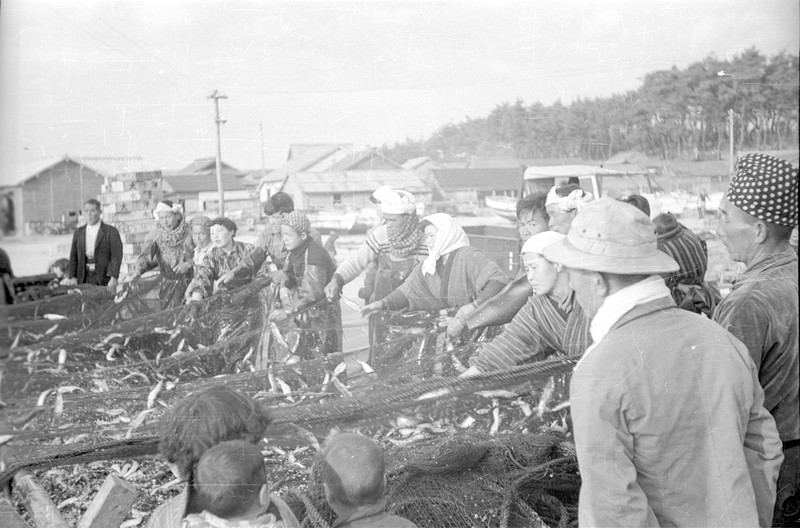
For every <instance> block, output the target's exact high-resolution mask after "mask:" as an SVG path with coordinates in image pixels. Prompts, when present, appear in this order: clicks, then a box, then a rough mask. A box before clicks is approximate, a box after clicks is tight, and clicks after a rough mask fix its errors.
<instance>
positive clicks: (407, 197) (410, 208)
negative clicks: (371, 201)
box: [376, 189, 417, 214]
mask: <svg viewBox="0 0 800 528" xmlns="http://www.w3.org/2000/svg"><path fill="white" fill-rule="evenodd" d="M376 192H377V191H376ZM381 196H382V200H381V212H382V213H386V214H411V213H413V212H414V211H416V210H417V205H416V203H415V202H414V195H413V194H411V193H410V192H408V191H403V190H401V189H391V190H388V191H386V192H385V193H383V194H382V195H381Z"/></svg>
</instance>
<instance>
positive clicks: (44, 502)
mask: <svg viewBox="0 0 800 528" xmlns="http://www.w3.org/2000/svg"><path fill="white" fill-rule="evenodd" d="M14 486H16V488H17V490H18V491H19V493H20V495H22V497H23V499H24V500H25V507H26V508H27V509H28V512H30V514H31V518H32V519H33V524H34V525H35V526H36V527H37V528H69V525H68V524H67V523H66V521H64V518H63V517H61V513H59V511H58V508H56V505H55V504H53V501H52V500H50V496H49V495H48V494H47V492H46V491H45V490H44V488H42V485H41V484H39V482H38V481H37V480H36V477H34V476H33V473H31V472H30V471H28V470H26V469H22V470H20V471H17V473H16V474H15V475H14Z"/></svg>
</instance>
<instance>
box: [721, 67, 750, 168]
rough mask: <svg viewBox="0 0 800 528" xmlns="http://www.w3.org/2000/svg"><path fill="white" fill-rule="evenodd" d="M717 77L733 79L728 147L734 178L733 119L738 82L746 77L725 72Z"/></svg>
mask: <svg viewBox="0 0 800 528" xmlns="http://www.w3.org/2000/svg"><path fill="white" fill-rule="evenodd" d="M717 77H730V78H731V79H733V103H732V104H731V108H730V109H729V110H728V142H729V147H728V173H729V174H730V175H731V176H732V175H733V170H734V166H735V163H734V158H733V153H734V147H733V118H734V112H733V108H734V106H735V105H736V88H737V82H738V81H739V79H744V77H743V76H742V75H741V74H739V73H727V72H726V71H725V70H722V71H719V72H717ZM743 119H744V117H743Z"/></svg>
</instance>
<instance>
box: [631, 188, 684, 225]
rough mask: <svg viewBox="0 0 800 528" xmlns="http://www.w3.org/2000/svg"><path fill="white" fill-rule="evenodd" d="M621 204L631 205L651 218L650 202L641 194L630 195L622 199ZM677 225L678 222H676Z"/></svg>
mask: <svg viewBox="0 0 800 528" xmlns="http://www.w3.org/2000/svg"><path fill="white" fill-rule="evenodd" d="M619 201H620V202H624V203H626V204H631V205H632V206H634V207H635V208H637V209H638V210H640V211H641V212H643V213H644V214H646V215H647V218H650V202H649V201H647V198H645V197H644V196H642V195H641V194H629V195H628V196H626V197H625V198H620V199H619ZM676 223H677V222H676Z"/></svg>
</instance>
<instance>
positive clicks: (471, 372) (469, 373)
mask: <svg viewBox="0 0 800 528" xmlns="http://www.w3.org/2000/svg"><path fill="white" fill-rule="evenodd" d="M481 374H483V372H481V371H480V370H478V367H476V366H475V365H472V366H471V367H470V368H468V369H467V370H465V371H464V372H462V373H461V374H459V375H458V379H464V378H474V377H475V376H480V375H481Z"/></svg>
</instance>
